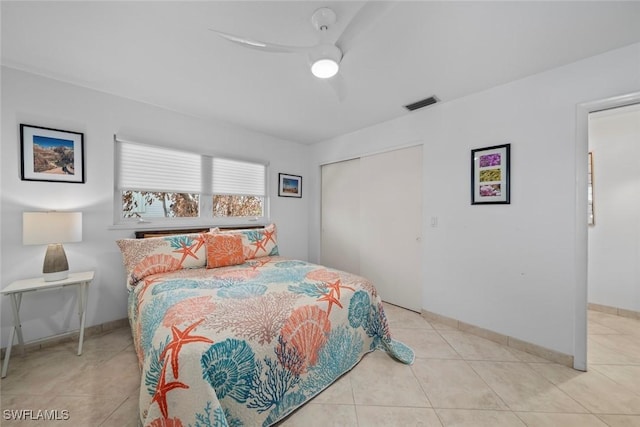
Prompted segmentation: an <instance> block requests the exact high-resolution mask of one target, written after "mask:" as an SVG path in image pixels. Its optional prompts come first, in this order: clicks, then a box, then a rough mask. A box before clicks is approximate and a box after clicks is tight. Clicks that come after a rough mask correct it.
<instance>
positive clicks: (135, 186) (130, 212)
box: [115, 139, 267, 224]
mask: <svg viewBox="0 0 640 427" xmlns="http://www.w3.org/2000/svg"><path fill="white" fill-rule="evenodd" d="M116 165H117V172H116V185H115V187H116V188H115V203H116V212H117V218H116V222H118V223H121V222H126V221H128V220H131V219H137V220H154V221H157V220H170V219H186V220H189V219H191V220H192V221H196V220H197V219H200V220H201V221H200V222H205V221H208V223H211V222H212V220H213V219H215V221H216V222H218V223H221V224H225V223H231V224H233V223H241V222H247V221H260V220H262V221H266V217H267V197H266V169H267V167H266V165H265V164H261V163H255V162H247V161H240V160H231V159H223V158H218V157H211V156H206V155H201V154H196V153H189V152H185V151H180V150H174V149H169V148H162V147H157V146H151V145H144V144H138V143H133V142H126V141H121V140H118V139H116Z"/></svg>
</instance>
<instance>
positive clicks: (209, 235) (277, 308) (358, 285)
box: [117, 224, 413, 427]
mask: <svg viewBox="0 0 640 427" xmlns="http://www.w3.org/2000/svg"><path fill="white" fill-rule="evenodd" d="M151 236H152V237H150V238H145V239H122V240H119V241H118V242H117V243H118V246H119V247H120V249H121V251H122V255H123V259H124V264H125V270H126V272H127V288H128V290H129V304H128V315H129V321H130V325H131V329H132V334H133V338H134V346H135V350H136V354H137V356H138V362H139V365H140V368H141V372H142V375H141V384H140V403H139V404H140V424H141V425H144V426H154V427H156V426H185V427H186V426H193V427H204V426H270V425H273V424H275V423H277V422H278V421H279V420H282V419H283V418H284V417H286V416H287V415H289V414H290V413H291V412H292V411H294V410H295V409H296V408H298V407H300V406H301V405H303V404H304V403H305V402H307V401H308V400H310V399H311V398H313V397H314V396H316V395H317V394H318V393H320V392H321V391H322V390H324V389H325V388H326V387H328V386H329V385H330V384H332V383H333V382H334V381H335V380H337V379H338V378H339V377H340V376H341V375H343V374H345V373H346V372H348V371H349V370H351V369H352V368H353V367H354V366H355V365H356V364H357V363H358V362H359V361H360V360H361V358H362V357H363V356H364V355H365V354H367V353H369V352H371V351H374V350H376V349H381V350H384V351H386V352H387V353H388V354H389V356H390V357H393V358H395V359H397V360H398V361H399V362H402V363H412V362H413V351H412V350H411V349H410V348H408V347H407V346H405V345H404V344H402V343H400V342H398V341H395V340H393V339H392V338H391V335H390V332H389V327H388V323H387V320H386V317H385V314H384V309H383V306H382V302H381V299H380V297H379V296H378V294H377V292H376V289H375V287H374V286H373V285H372V284H371V283H370V282H369V281H367V280H366V279H364V278H362V277H359V276H356V275H353V274H349V273H346V272H342V271H338V270H334V269H331V268H326V267H323V266H320V265H316V264H312V263H309V262H305V261H300V260H295V259H288V258H284V257H281V256H279V254H278V246H277V235H276V228H275V225H273V224H272V225H269V226H267V227H264V228H259V229H247V230H227V231H224V230H219V229H212V230H208V231H206V232H194V233H185V234H176V235H166V236H159V237H158V236H156V235H153V234H152V235H151ZM143 237H149V236H143Z"/></svg>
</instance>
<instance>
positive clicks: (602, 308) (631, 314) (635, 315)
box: [587, 302, 640, 320]
mask: <svg viewBox="0 0 640 427" xmlns="http://www.w3.org/2000/svg"><path fill="white" fill-rule="evenodd" d="M587 307H588V308H589V310H593V311H599V312H601V313H607V314H613V315H615V316H620V317H628V318H630V319H638V320H640V311H634V310H627V309H625V308H618V307H611V306H609V305H603V304H594V303H591V302H590V303H589V304H587Z"/></svg>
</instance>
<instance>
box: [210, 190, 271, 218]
mask: <svg viewBox="0 0 640 427" xmlns="http://www.w3.org/2000/svg"><path fill="white" fill-rule="evenodd" d="M262 200H263V198H262V197H257V196H223V195H215V196H213V216H214V217H229V216H231V217H234V216H262V215H263V212H264V210H263V203H262Z"/></svg>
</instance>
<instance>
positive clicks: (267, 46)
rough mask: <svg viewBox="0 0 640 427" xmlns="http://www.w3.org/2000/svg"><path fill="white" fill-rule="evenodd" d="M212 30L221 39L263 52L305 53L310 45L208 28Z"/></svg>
mask: <svg viewBox="0 0 640 427" xmlns="http://www.w3.org/2000/svg"><path fill="white" fill-rule="evenodd" d="M209 30H210V31H213V32H214V33H216V34H217V35H219V36H220V37H222V38H223V39H226V40H229V41H230V42H233V43H237V44H239V45H240V46H244V47H248V48H251V49H257V50H261V51H263V52H278V53H298V52H302V53H307V52H309V50H310V49H311V47H304V46H285V45H280V44H275V43H267V42H262V41H259V40H252V39H249V38H246V37H239V36H234V35H233V34H228V33H223V32H222V31H218V30H214V29H211V28H210V29H209Z"/></svg>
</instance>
